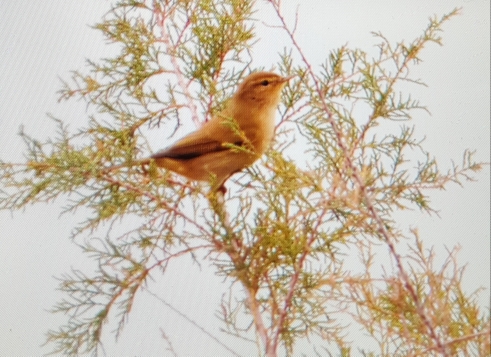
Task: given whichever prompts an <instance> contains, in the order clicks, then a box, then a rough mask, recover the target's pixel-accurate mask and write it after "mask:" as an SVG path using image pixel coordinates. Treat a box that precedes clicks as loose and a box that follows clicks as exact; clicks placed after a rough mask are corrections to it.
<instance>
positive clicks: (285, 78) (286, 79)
mask: <svg viewBox="0 0 491 357" xmlns="http://www.w3.org/2000/svg"><path fill="white" fill-rule="evenodd" d="M293 77H296V75H293V76H289V77H283V78H281V82H288V81H289V80H290V79H292V78H293Z"/></svg>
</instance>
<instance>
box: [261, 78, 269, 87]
mask: <svg viewBox="0 0 491 357" xmlns="http://www.w3.org/2000/svg"><path fill="white" fill-rule="evenodd" d="M261 85H262V86H265V87H266V86H267V85H269V81H268V80H267V79H265V80H264V81H262V82H261Z"/></svg>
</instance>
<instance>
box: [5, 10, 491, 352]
mask: <svg viewBox="0 0 491 357" xmlns="http://www.w3.org/2000/svg"><path fill="white" fill-rule="evenodd" d="M258 3H259V4H260V9H261V11H260V12H259V13H258V16H259V17H260V18H261V19H263V20H268V19H271V18H272V16H273V15H272V13H268V6H267V5H266V4H265V2H263V1H258ZM298 3H300V7H299V8H298V12H299V24H298V26H299V28H298V40H299V42H300V43H301V46H302V47H303V48H304V49H305V51H306V54H307V55H308V56H309V58H310V60H311V62H312V63H314V64H318V63H321V62H323V61H324V58H325V57H326V56H327V55H328V51H329V50H331V49H333V48H336V47H339V46H341V45H343V44H346V43H348V45H349V46H350V47H360V48H362V49H365V50H370V49H371V47H372V46H373V44H374V43H375V41H374V40H373V38H372V37H371V35H370V31H381V32H382V33H383V34H385V35H386V36H387V37H388V38H389V39H390V40H392V41H397V40H400V39H405V40H408V41H409V40H412V39H413V38H415V37H416V36H418V35H419V34H420V33H422V30H423V29H424V28H425V27H426V25H427V23H428V17H429V16H431V15H433V14H438V15H442V14H443V13H445V12H449V11H451V10H452V9H453V8H454V7H462V8H463V10H462V15H461V16H458V17H456V18H453V19H452V20H451V21H450V22H448V23H446V24H445V25H444V33H443V42H444V46H443V47H439V46H437V45H430V46H428V47H427V48H426V49H425V50H424V51H423V53H421V57H422V58H423V60H424V63H422V64H421V65H420V66H419V67H417V68H416V69H415V71H414V72H413V73H414V74H415V76H416V77H419V78H422V79H423V80H424V81H425V82H426V83H427V84H428V87H415V88H416V89H415V90H414V91H413V93H412V95H413V97H418V98H419V99H420V100H421V102H422V103H423V104H425V105H427V106H428V108H429V110H430V111H431V113H432V115H431V116H428V115H427V114H425V113H424V112H421V113H420V114H418V116H417V117H416V118H415V123H416V125H417V127H416V130H417V133H418V135H420V136H426V137H427V141H426V148H428V149H429V151H430V152H432V153H433V154H434V155H436V158H437V160H438V161H439V163H440V165H441V167H442V169H446V168H449V167H450V160H451V159H454V160H455V161H456V162H457V163H459V164H460V162H461V154H462V152H463V151H464V149H466V148H470V149H475V150H477V154H476V159H478V160H480V161H488V162H489V161H490V157H489V150H490V104H489V102H490V83H489V78H490V69H489V66H490V45H489V43H490V35H489V33H490V20H489V13H490V2H489V0H466V1H458V0H445V1H443V0H440V1H426V0H416V1H411V2H409V1H407V2H402V1H388V0H386V1H364V0H350V1H332V0H331V1H326V0H309V1H291V0H284V1H283V6H284V8H285V11H286V12H287V19H290V20H292V19H293V13H294V11H295V9H296V5H297V4H298ZM107 6H108V2H105V1H104V2H103V1H96V0H90V1H89V0H87V1H84V2H81V1H78V2H75V1H64V0H56V1H55V0H50V1H42V2H41V1H27V0H17V1H7V0H0V123H1V130H0V158H1V159H2V160H5V161H13V162H21V161H22V152H23V151H24V150H25V147H24V145H23V142H22V141H21V140H20V138H19V137H18V136H17V135H16V134H17V132H18V130H19V126H20V125H23V126H24V128H25V130H26V132H28V133H29V134H31V135H34V136H35V137H37V138H39V139H41V140H42V141H43V140H44V139H46V138H48V137H53V136H54V126H53V124H52V122H51V121H50V120H49V119H48V118H47V116H46V113H52V114H53V115H55V116H56V117H58V118H62V119H66V120H67V122H69V123H70V127H71V128H72V129H75V128H77V127H78V124H77V123H80V122H81V121H82V122H83V121H84V120H85V107H84V105H83V104H82V103H78V102H73V101H71V102H68V103H61V104H59V103H57V98H58V96H57V94H56V91H57V90H58V89H60V87H61V86H60V81H59V79H58V78H59V77H60V78H64V79H68V78H69V71H71V70H79V69H80V70H83V69H84V60H85V58H90V59H93V60H97V59H99V58H101V57H103V56H104V54H105V53H107V46H106V44H105V43H104V41H103V40H102V38H101V36H100V34H99V32H97V31H95V30H92V29H91V28H89V25H92V24H94V23H96V22H97V21H99V20H100V19H101V16H102V14H103V13H104V12H105V10H106V9H107ZM258 34H259V37H261V41H260V42H259V43H258V45H257V46H256V47H255V48H254V50H253V56H254V57H255V64H256V65H257V66H265V67H267V68H268V67H270V66H271V64H272V63H274V62H275V61H276V60H277V58H278V57H277V53H278V52H279V51H282V49H283V46H284V45H285V42H282V40H283V38H282V36H281V35H280V30H278V29H274V28H268V27H265V26H261V25H260V26H259V27H258ZM476 177H477V179H478V181H477V182H473V183H465V185H464V187H463V188H461V187H458V186H456V185H450V186H449V188H448V189H447V190H446V191H441V192H434V193H433V194H432V195H431V197H432V199H433V202H434V206H435V207H437V208H438V209H440V216H441V217H440V218H439V217H436V216H432V217H428V216H425V215H423V214H421V213H419V212H414V213H410V214H408V217H407V218H406V219H407V221H404V222H400V223H401V225H402V226H406V227H407V226H416V227H418V228H419V232H420V235H421V237H422V238H423V240H424V241H425V244H426V246H427V247H430V246H432V245H434V246H435V249H436V251H437V252H438V254H440V255H441V257H443V256H444V255H445V247H449V248H452V247H454V246H456V245H460V246H461V251H460V255H459V262H460V263H461V264H465V263H468V266H467V270H466V275H465V278H464V281H465V288H466V289H468V291H471V290H475V289H477V288H478V287H481V286H482V287H485V289H486V290H485V291H484V292H483V294H482V296H481V302H482V304H483V306H484V305H486V304H489V289H490V286H489V285H490V256H489V252H490V232H489V229H490V198H489V197H490V189H489V183H490V178H489V167H485V168H484V170H483V171H482V172H481V173H479V174H478V175H477V176H476ZM62 206H63V200H59V201H55V202H53V203H50V204H38V205H35V206H32V207H28V208H27V209H26V210H25V211H24V212H14V213H13V214H12V213H10V212H5V211H1V212H0V287H1V288H0V304H1V306H2V308H1V309H0V321H1V322H0V356H13V355H16V356H28V355H41V354H43V353H47V352H48V351H49V350H48V349H47V348H46V347H42V346H41V344H42V343H43V342H44V334H45V332H46V330H47V329H48V328H55V327H57V326H58V325H59V324H60V323H64V322H65V318H64V317H63V316H58V315H52V314H50V313H49V312H48V311H47V310H48V309H49V308H51V307H52V306H53V305H54V303H55V302H57V301H58V300H59V298H60V294H59V293H58V292H56V291H55V289H56V287H57V281H56V280H55V279H54V276H60V275H61V274H62V273H64V272H68V271H69V269H70V267H76V268H81V267H86V270H87V271H89V272H90V267H91V266H92V264H93V263H92V262H90V261H89V260H88V258H87V257H85V256H83V255H82V254H81V252H80V250H79V248H78V247H77V246H75V245H74V244H73V243H71V242H70V240H69V239H68V238H67V237H68V236H69V233H70V231H71V229H72V227H74V226H75V224H76V223H77V222H79V221H81V220H83V212H82V213H81V214H82V215H81V214H79V215H77V216H71V215H64V216H62V217H59V214H60V212H61V207H62ZM209 270H210V269H208V270H207V269H206V266H205V267H204V269H203V270H202V271H200V270H199V269H197V268H196V266H191V265H189V266H187V265H185V264H184V265H179V266H172V267H171V270H169V271H168V275H167V276H166V277H165V278H164V279H162V280H159V282H158V283H157V284H155V285H152V284H151V285H150V286H149V287H150V289H151V290H152V291H153V292H156V293H157V294H158V295H159V296H160V297H161V298H163V299H165V300H166V301H167V302H168V303H170V304H171V305H172V306H174V307H176V308H178V309H180V310H181V311H182V312H184V313H185V314H187V315H188V316H190V317H192V318H193V319H194V320H195V321H197V322H198V323H199V324H200V325H202V326H204V327H205V328H206V329H207V330H208V331H210V332H212V333H215V335H217V336H220V338H221V337H222V335H220V334H219V333H218V324H217V319H216V318H215V316H214V313H215V311H216V310H217V309H218V308H219V298H220V296H221V294H222V292H223V291H224V290H226V289H227V286H228V285H224V284H223V283H222V282H221V281H220V280H219V279H217V278H216V277H215V276H214V275H213V272H212V271H209ZM160 328H162V329H163V330H164V331H165V333H166V334H167V335H168V336H169V338H170V339H171V341H172V343H173V346H174V348H175V350H176V351H177V352H178V354H179V355H198V354H199V355H201V356H205V355H210V356H212V355H215V356H216V355H219V354H221V355H228V353H226V352H225V350H224V349H222V348H221V347H220V346H218V345H217V344H216V343H215V342H213V341H212V340H210V338H209V337H207V336H206V335H204V334H203V333H201V332H200V331H199V330H198V329H196V328H195V327H194V326H192V325H191V324H189V323H188V322H187V321H185V320H184V319H183V318H181V317H180V316H178V315H177V314H176V313H174V312H173V311H172V310H170V309H169V308H167V307H166V306H165V305H163V304H162V303H161V302H160V301H158V300H157V299H155V298H154V297H152V296H149V295H141V296H140V297H139V298H138V299H137V301H136V304H135V307H134V310H133V312H132V314H131V315H130V319H129V322H128V324H127V326H126V329H125V330H124V333H123V336H122V338H121V339H120V341H119V342H118V343H116V344H114V343H113V341H114V338H113V337H112V336H111V335H110V334H109V333H108V334H107V335H106V337H105V341H106V352H107V353H108V355H119V356H124V355H128V356H129V355H135V354H138V355H163V354H164V353H165V348H166V343H165V341H164V340H163V339H162V338H161V332H160V330H159V329H160ZM108 330H109V329H108ZM221 340H223V341H226V342H228V341H229V340H228V339H225V338H221ZM230 347H232V348H234V349H235V350H237V351H239V352H242V353H244V354H247V353H248V354H252V355H254V354H255V353H256V350H255V348H254V346H250V345H248V347H245V346H242V345H241V346H239V345H235V346H234V345H230ZM298 352H301V351H298Z"/></svg>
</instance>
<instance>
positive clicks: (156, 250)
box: [0, 0, 490, 356]
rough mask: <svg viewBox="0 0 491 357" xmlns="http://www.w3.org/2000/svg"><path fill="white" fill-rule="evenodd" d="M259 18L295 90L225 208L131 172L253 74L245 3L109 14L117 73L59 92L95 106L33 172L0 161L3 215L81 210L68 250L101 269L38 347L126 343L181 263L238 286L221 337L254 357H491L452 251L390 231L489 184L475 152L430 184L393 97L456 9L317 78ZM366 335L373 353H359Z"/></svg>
mask: <svg viewBox="0 0 491 357" xmlns="http://www.w3.org/2000/svg"><path fill="white" fill-rule="evenodd" d="M268 2H269V5H270V6H271V7H272V8H273V9H274V11H275V14H276V15H277V19H275V21H276V20H279V22H280V23H281V26H280V27H281V28H282V31H284V32H285V33H286V34H287V35H288V36H289V38H290V40H291V42H290V43H289V44H288V46H289V48H290V49H289V50H287V51H286V52H284V53H283V54H280V55H278V63H277V64H276V65H275V66H276V68H277V71H278V72H280V73H281V74H283V75H292V74H296V75H297V76H296V78H294V79H292V80H291V81H290V82H289V84H288V86H287V87H286V88H285V90H284V92H283V99H282V105H281V107H280V109H279V117H280V124H279V125H278V128H277V134H276V139H275V143H274V145H273V147H272V148H271V150H270V151H269V153H268V154H267V155H266V157H264V158H263V159H262V160H261V161H260V162H259V163H257V164H256V165H254V166H253V167H251V168H250V169H248V170H246V171H244V172H243V173H241V174H237V175H235V176H234V177H233V179H231V180H229V182H228V184H227V186H228V192H227V194H226V195H225V197H220V196H216V195H209V194H208V193H207V188H206V186H203V185H200V184H197V183H190V182H187V181H186V180H184V179H182V178H180V177H178V176H176V175H174V174H171V173H169V172H165V171H164V170H160V169H158V168H156V167H155V166H154V165H153V164H150V165H149V166H148V165H147V166H141V165H132V162H133V161H135V160H136V159H137V158H141V157H144V156H146V155H147V154H148V153H149V152H150V149H149V145H148V141H147V138H148V137H149V135H150V134H151V133H152V132H156V131H157V130H158V132H159V135H164V136H166V137H169V138H170V137H172V136H173V135H174V134H175V132H176V131H177V130H179V129H180V128H181V126H182V125H189V123H192V122H194V123H195V124H198V123H199V122H201V121H203V120H206V119H207V118H210V116H211V115H212V113H213V112H214V111H216V110H218V109H219V108H220V107H221V105H222V104H223V101H224V100H225V99H226V98H227V97H228V96H230V94H231V93H232V91H233V90H234V88H235V86H236V84H237V82H238V81H239V80H240V79H241V78H243V76H244V75H246V74H248V73H249V72H250V71H251V70H252V69H253V68H252V67H251V63H252V59H251V57H250V52H249V50H250V49H251V48H252V47H253V46H254V43H255V40H256V35H255V33H254V28H255V24H256V22H255V21H256V20H255V19H254V1H248V0H243V1H236V0H227V1H216V0H201V1H200V0H196V1H195V0H165V1H136V0H121V1H119V2H117V3H116V4H115V5H114V7H113V8H112V9H111V11H109V12H108V13H107V14H106V15H105V17H104V19H103V20H102V22H101V23H99V24H97V25H96V26H95V28H96V29H98V30H99V31H101V32H102V33H103V34H104V36H105V38H106V39H107V41H108V43H110V44H111V45H112V46H113V48H114V49H115V55H114V56H113V57H110V58H103V59H99V60H96V61H87V68H86V69H85V70H84V71H83V72H78V71H77V72H73V75H72V77H71V79H70V80H69V81H67V82H65V83H64V85H63V89H62V90H61V91H60V98H61V99H63V100H72V99H76V100H83V101H85V102H86V103H87V107H88V108H89V110H91V111H92V114H91V115H90V117H89V120H88V124H87V125H86V126H85V127H83V128H79V129H77V130H76V131H75V132H74V131H72V130H70V129H69V128H68V125H67V123H65V122H64V121H63V120H59V119H54V120H55V122H56V125H57V128H58V132H57V134H56V136H55V137H54V138H53V139H51V140H48V141H46V142H40V141H38V140H37V139H35V138H33V137H31V136H29V135H27V134H26V133H24V132H22V133H21V135H22V138H23V139H24V140H25V143H26V146H27V148H26V152H25V155H26V162H25V163H23V164H13V163H8V162H0V164H1V166H0V180H1V183H2V186H3V189H2V191H0V194H1V196H0V208H2V209H10V210H19V209H22V208H23V207H25V206H26V205H28V204H31V203H35V202H40V201H52V200H54V199H56V198H58V197H59V196H66V197H68V198H69V201H68V202H69V203H68V205H67V206H66V207H65V212H72V211H73V212H74V211H75V210H77V209H79V208H83V209H84V212H88V214H87V217H86V219H85V220H84V221H82V222H80V224H79V225H78V226H77V227H76V228H75V231H74V238H77V237H80V236H81V237H85V238H87V237H91V236H94V235H96V234H97V236H99V237H103V238H101V239H97V240H96V239H92V240H90V239H83V242H82V243H78V244H79V245H80V247H81V248H82V249H83V251H84V252H86V253H87V254H88V256H89V257H90V259H93V260H94V261H95V262H96V263H97V265H96V269H95V271H94V272H93V273H92V274H90V275H87V274H86V273H83V272H81V271H79V270H76V269H74V270H73V271H71V272H70V273H67V274H65V275H62V276H61V278H60V289H61V290H62V291H63V292H64V293H65V298H64V299H63V300H62V301H60V302H59V303H58V304H57V305H56V306H55V307H54V308H53V311H54V312H61V313H64V314H66V316H67V317H68V320H67V322H66V324H64V325H62V326H60V327H58V328H57V329H54V330H50V331H49V332H48V335H47V343H48V344H50V345H51V346H52V348H53V352H54V353H62V354H68V355H75V354H82V353H87V352H93V353H97V351H98V348H99V347H100V346H101V343H102V341H101V333H102V331H103V328H104V326H105V323H106V322H107V321H108V320H110V319H111V320H112V321H116V322H117V326H118V327H117V330H116V334H117V335H119V333H120V332H121V330H122V328H123V327H124V325H125V322H126V321H127V317H128V314H129V313H130V310H131V308H132V305H133V304H134V303H135V297H136V295H137V293H138V292H139V291H141V290H142V288H143V287H144V286H147V285H150V284H151V283H152V281H151V280H150V279H149V277H150V276H152V278H153V279H155V278H157V277H158V275H159V274H165V273H166V267H167V265H168V264H169V262H170V261H173V260H175V259H179V258H181V257H191V258H192V259H195V260H196V261H198V259H199V260H201V259H206V260H207V261H208V262H210V263H212V265H213V266H214V267H215V269H216V274H218V275H220V276H223V277H224V278H225V279H227V280H229V281H230V282H233V283H234V284H232V285H231V286H232V288H230V290H229V291H228V295H226V297H225V298H224V300H223V301H222V305H221V310H220V311H221V312H220V319H221V320H222V322H223V327H224V330H225V331H226V332H228V333H230V334H232V335H234V336H238V337H243V338H245V339H251V338H252V339H254V338H255V336H256V337H257V339H258V355H267V356H275V355H277V354H285V355H298V351H297V352H295V351H296V350H295V346H296V343H297V342H298V341H300V340H302V339H305V338H309V339H312V338H313V337H314V336H316V337H315V339H313V340H309V341H311V343H312V344H314V345H315V346H314V350H317V351H319V350H322V353H321V354H322V355H328V354H330V355H342V356H351V355H352V353H353V355H359V354H360V353H361V352H362V353H363V354H364V355H366V356H375V355H377V356H394V355H398V356H432V355H435V356H436V355H439V356H440V355H442V356H455V355H461V356H476V355H480V356H484V355H489V353H490V340H489V331H490V330H489V328H490V320H489V314H488V313H487V312H486V313H485V312H482V311H480V308H479V305H478V303H477V299H476V297H477V292H476V293H471V294H469V293H466V292H464V291H463V290H462V287H461V283H462V273H463V268H462V267H459V265H458V263H457V259H456V255H455V254H456V252H455V251H450V252H449V254H448V257H447V259H446V261H445V263H444V265H443V266H441V267H438V266H434V258H435V253H434V251H433V250H432V249H429V250H428V249H427V248H424V246H423V243H422V241H421V239H420V238H419V236H418V234H417V232H416V231H413V232H412V234H407V233H404V232H402V231H401V230H399V229H398V224H397V223H396V221H395V214H396V213H398V212H401V211H403V210H407V209H419V210H421V211H424V212H427V213H433V212H434V208H432V204H431V202H430V200H429V193H430V192H431V191H432V190H435V189H443V188H445V187H446V186H447V185H448V184H450V183H457V184H461V182H462V181H463V180H469V179H472V174H473V173H474V172H476V171H479V170H480V168H481V164H480V163H476V162H475V161H474V160H473V158H472V152H468V151H466V152H465V153H464V154H463V161H462V163H461V164H460V165H454V166H453V169H452V170H450V171H448V172H441V171H440V170H439V168H438V165H437V162H436V161H435V160H434V159H433V158H432V155H431V153H429V152H428V151H427V150H426V149H425V147H424V141H423V140H421V139H420V138H416V137H415V135H414V127H413V126H412V125H411V123H410V119H411V115H412V113H413V111H414V110H421V109H422V110H425V107H424V106H423V105H422V104H420V103H419V102H418V101H417V100H416V99H414V98H413V97H412V96H411V95H409V94H407V93H404V92H402V90H401V88H403V85H404V84H405V83H416V84H423V83H421V82H419V81H418V80H415V79H413V78H412V77H411V75H410V69H411V68H412V66H414V65H417V64H418V62H419V61H420V58H419V54H420V52H421V50H422V49H423V48H424V47H425V46H426V45H428V44H431V43H436V44H441V39H440V37H439V34H440V32H441V26H442V24H443V23H444V22H446V21H447V20H449V19H450V18H451V17H452V16H454V15H455V14H456V13H457V12H458V11H457V10H455V11H452V12H451V13H449V14H447V15H444V16H442V17H440V18H437V17H435V18H433V19H430V23H429V25H428V27H427V28H426V29H424V31H423V33H422V34H421V36H419V37H418V38H416V39H414V40H413V41H410V42H400V43H396V44H393V43H390V42H389V41H388V40H387V39H386V38H385V37H384V36H383V35H382V34H379V33H377V34H374V36H375V37H376V38H377V39H378V41H379V45H378V48H377V51H376V55H375V56H371V55H369V54H368V53H367V52H365V51H364V50H362V49H350V48H349V47H347V46H345V47H341V48H339V49H336V50H333V51H332V52H331V53H330V54H329V56H328V58H326V60H325V62H324V63H323V64H322V65H321V66H312V65H311V64H310V63H309V61H308V59H307V58H306V56H305V55H304V53H303V52H302V49H301V48H300V47H299V46H298V44H297V42H296V39H295V32H294V31H292V30H290V28H291V27H290V26H289V25H288V24H287V23H285V22H284V20H283V16H282V14H281V8H280V4H279V1H268ZM293 54H294V55H293ZM294 58H298V60H294ZM162 133H163V134H162ZM293 136H296V137H298V138H299V139H302V141H304V142H305V143H306V144H305V146H302V149H305V153H304V157H305V158H306V161H307V162H308V163H309V164H308V165H307V166H305V165H303V166H305V167H303V168H301V167H302V165H301V164H299V163H297V162H295V161H293V160H291V159H288V158H287V155H286V154H285V153H286V152H289V150H292V149H294V150H298V149H299V148H298V147H296V145H297V144H296V143H295V142H293V141H292V138H293ZM169 142H171V141H169ZM163 146H164V145H163ZM118 164H124V165H123V167H122V168H121V169H119V170H113V171H109V170H107V168H108V167H110V166H112V165H118ZM121 222H128V224H125V226H124V227H126V228H125V229H126V230H123V231H122V230H121V227H119V226H118V225H117V224H116V223H118V224H119V223H121ZM407 245H409V247H410V249H409V251H407V248H405V247H406V246H407ZM400 251H403V252H404V254H403V255H401V254H400V253H399V252H400ZM387 252H389V257H390V259H387ZM346 254H350V255H352V256H358V257H360V265H361V266H362V270H361V272H353V271H351V270H350V269H348V268H347V267H345V266H344V265H343V259H344V257H345V256H346ZM374 265H377V266H383V267H384V272H383V273H380V272H377V271H376V270H375V269H374ZM235 286H240V287H241V288H242V289H234V288H233V287H235ZM218 303H219V302H217V304H218ZM239 321H240V322H239ZM244 321H246V323H245V324H244ZM360 328H362V329H363V332H364V333H365V334H367V335H369V336H371V337H372V340H373V341H374V342H375V345H376V346H378V350H373V351H366V350H363V351H361V352H360V351H359V350H358V349H359V348H360V347H362V346H358V345H356V343H352V342H351V340H350V339H349V338H348V337H347V336H348V333H349V331H350V330H353V329H356V330H358V329H360ZM217 340H219V339H217ZM169 344H170V343H169ZM170 346H171V345H170ZM319 353H320V352H319ZM237 354H240V353H237Z"/></svg>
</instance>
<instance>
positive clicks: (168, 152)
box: [151, 135, 242, 160]
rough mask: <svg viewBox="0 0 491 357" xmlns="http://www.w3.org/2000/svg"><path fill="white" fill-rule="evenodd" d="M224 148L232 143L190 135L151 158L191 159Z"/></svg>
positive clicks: (238, 143) (228, 148)
mask: <svg viewBox="0 0 491 357" xmlns="http://www.w3.org/2000/svg"><path fill="white" fill-rule="evenodd" d="M241 144H242V143H240V142H236V143H234V145H237V146H240V145H241ZM223 150H230V144H229V143H223V142H221V141H218V140H213V139H210V138H206V137H201V138H196V137H194V135H188V136H186V137H184V138H183V139H181V140H179V141H178V142H177V143H175V144H174V145H172V146H170V147H168V148H166V149H164V150H161V151H159V152H157V153H155V154H153V155H152V156H151V158H152V159H161V158H166V157H167V158H171V159H176V160H189V159H193V158H195V157H198V156H202V155H206V154H211V153H213V152H219V151H223Z"/></svg>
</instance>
